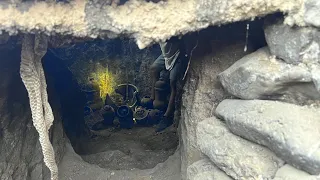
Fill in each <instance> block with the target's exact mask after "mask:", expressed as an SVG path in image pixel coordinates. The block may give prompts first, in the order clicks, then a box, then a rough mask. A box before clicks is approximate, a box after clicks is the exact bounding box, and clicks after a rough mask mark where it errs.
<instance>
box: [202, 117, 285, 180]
mask: <svg viewBox="0 0 320 180" xmlns="http://www.w3.org/2000/svg"><path fill="white" fill-rule="evenodd" d="M197 142H198V146H199V148H200V150H201V151H202V152H203V153H204V154H206V155H207V156H208V157H209V158H210V160H211V161H212V162H213V163H214V164H215V165H216V166H218V167H219V168H220V169H222V170H223V171H225V172H226V174H228V175H229V176H231V177H233V178H234V179H257V178H258V179H270V178H273V177H274V175H275V174H276V172H277V170H278V168H280V167H281V166H282V165H283V163H284V162H283V161H282V160H281V159H279V158H278V157H277V156H276V155H275V154H274V153H273V152H271V151H270V150H268V149H267V148H265V147H262V146H261V145H258V144H255V143H252V142H250V141H247V140H245V139H243V138H241V137H239V136H236V135H234V134H232V133H231V132H230V131H229V130H228V128H227V127H226V126H225V124H224V123H222V122H221V121H220V120H219V119H217V118H216V117H211V118H208V119H206V120H204V121H201V122H200V123H198V126H197Z"/></svg>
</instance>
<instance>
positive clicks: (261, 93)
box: [218, 47, 320, 104]
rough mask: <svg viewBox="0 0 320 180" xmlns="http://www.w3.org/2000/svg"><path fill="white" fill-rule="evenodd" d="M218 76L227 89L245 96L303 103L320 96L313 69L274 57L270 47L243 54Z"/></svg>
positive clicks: (238, 95) (233, 93)
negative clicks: (313, 76) (314, 80)
mask: <svg viewBox="0 0 320 180" xmlns="http://www.w3.org/2000/svg"><path fill="white" fill-rule="evenodd" d="M218 77H219V80H220V81H221V83H222V85H223V87H224V89H226V90H227V91H228V92H229V93H231V94H232V95H234V96H237V97H239V98H242V99H260V98H262V99H266V98H273V99H281V100H284V101H288V102H294V103H299V104H300V103H306V102H308V101H309V100H319V99H320V93H319V92H318V91H317V89H316V88H315V86H314V84H313V82H312V75H311V72H310V71H309V68H308V67H307V66H305V65H300V66H296V65H290V64H287V63H285V62H283V61H281V60H278V59H276V58H274V57H272V56H271V54H270V51H269V49H268V47H264V48H261V49H259V50H257V51H256V52H254V53H252V54H249V55H247V56H245V57H243V58H242V59H240V60H238V61H237V62H236V63H234V64H233V65H232V66H231V67H229V68H228V69H227V70H225V71H223V72H222V73H220V74H219V76H218Z"/></svg>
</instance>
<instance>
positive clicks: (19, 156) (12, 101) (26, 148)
mask: <svg viewBox="0 0 320 180" xmlns="http://www.w3.org/2000/svg"><path fill="white" fill-rule="evenodd" d="M20 52H21V47H15V48H14V49H6V48H5V49H1V52H0V57H1V60H0V69H1V70H0V73H1V74H0V152H1V153H0V179H1V180H2V179H4V180H10V179H30V180H33V179H49V178H50V172H49V169H48V168H47V167H46V166H45V164H44V162H43V155H42V151H41V147H40V143H39V138H38V133H37V131H36V130H35V128H34V126H33V124H32V119H31V112H30V106H29V99H28V95H27V91H26V89H25V87H24V85H23V84H22V81H21V78H20V75H19V67H20ZM48 87H49V89H51V90H53V91H50V92H49V100H50V103H51V105H52V107H53V111H54V116H55V121H54V123H53V126H52V128H51V130H50V134H51V135H50V137H51V142H52V144H53V147H54V150H55V154H56V161H57V162H58V163H59V162H60V160H61V159H62V156H63V155H64V150H65V143H66V137H65V135H64V131H63V128H62V120H61V117H60V114H59V99H57V97H56V96H55V94H54V93H55V92H54V89H53V88H52V87H51V85H50V84H48Z"/></svg>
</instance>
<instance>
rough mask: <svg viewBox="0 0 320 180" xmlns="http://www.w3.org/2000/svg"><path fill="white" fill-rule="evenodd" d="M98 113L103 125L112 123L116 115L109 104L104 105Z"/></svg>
mask: <svg viewBox="0 0 320 180" xmlns="http://www.w3.org/2000/svg"><path fill="white" fill-rule="evenodd" d="M100 114H101V115H102V117H103V123H104V124H105V125H113V120H114V118H115V116H116V114H115V112H114V109H113V108H112V107H111V106H110V105H105V106H104V107H103V108H102V109H101V110H100Z"/></svg>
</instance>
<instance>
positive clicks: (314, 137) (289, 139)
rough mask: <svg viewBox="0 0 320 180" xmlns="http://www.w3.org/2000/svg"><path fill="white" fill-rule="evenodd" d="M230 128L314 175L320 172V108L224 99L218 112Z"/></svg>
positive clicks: (273, 102) (274, 102)
mask: <svg viewBox="0 0 320 180" xmlns="http://www.w3.org/2000/svg"><path fill="white" fill-rule="evenodd" d="M216 113H217V115H218V116H220V117H222V118H223V119H224V120H226V123H227V126H228V128H229V129H230V130H231V131H232V132H233V133H234V134H237V135H239V136H241V137H244V138H246V139H248V140H251V141H253V142H256V143H259V144H261V145H264V146H266V147H268V148H269V149H271V150H272V151H273V152H275V153H276V154H277V156H279V157H280V158H282V159H283V160H284V161H286V162H287V163H289V164H291V165H293V166H295V167H297V168H299V169H302V170H304V171H306V172H309V173H310V174H314V175H317V174H319V172H320V148H319V143H320V141H319V139H320V131H319V127H320V114H319V109H317V108H310V107H301V106H297V105H293V104H289V103H281V102H276V101H263V100H224V101H222V102H221V103H220V104H219V106H218V107H217V109H216Z"/></svg>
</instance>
